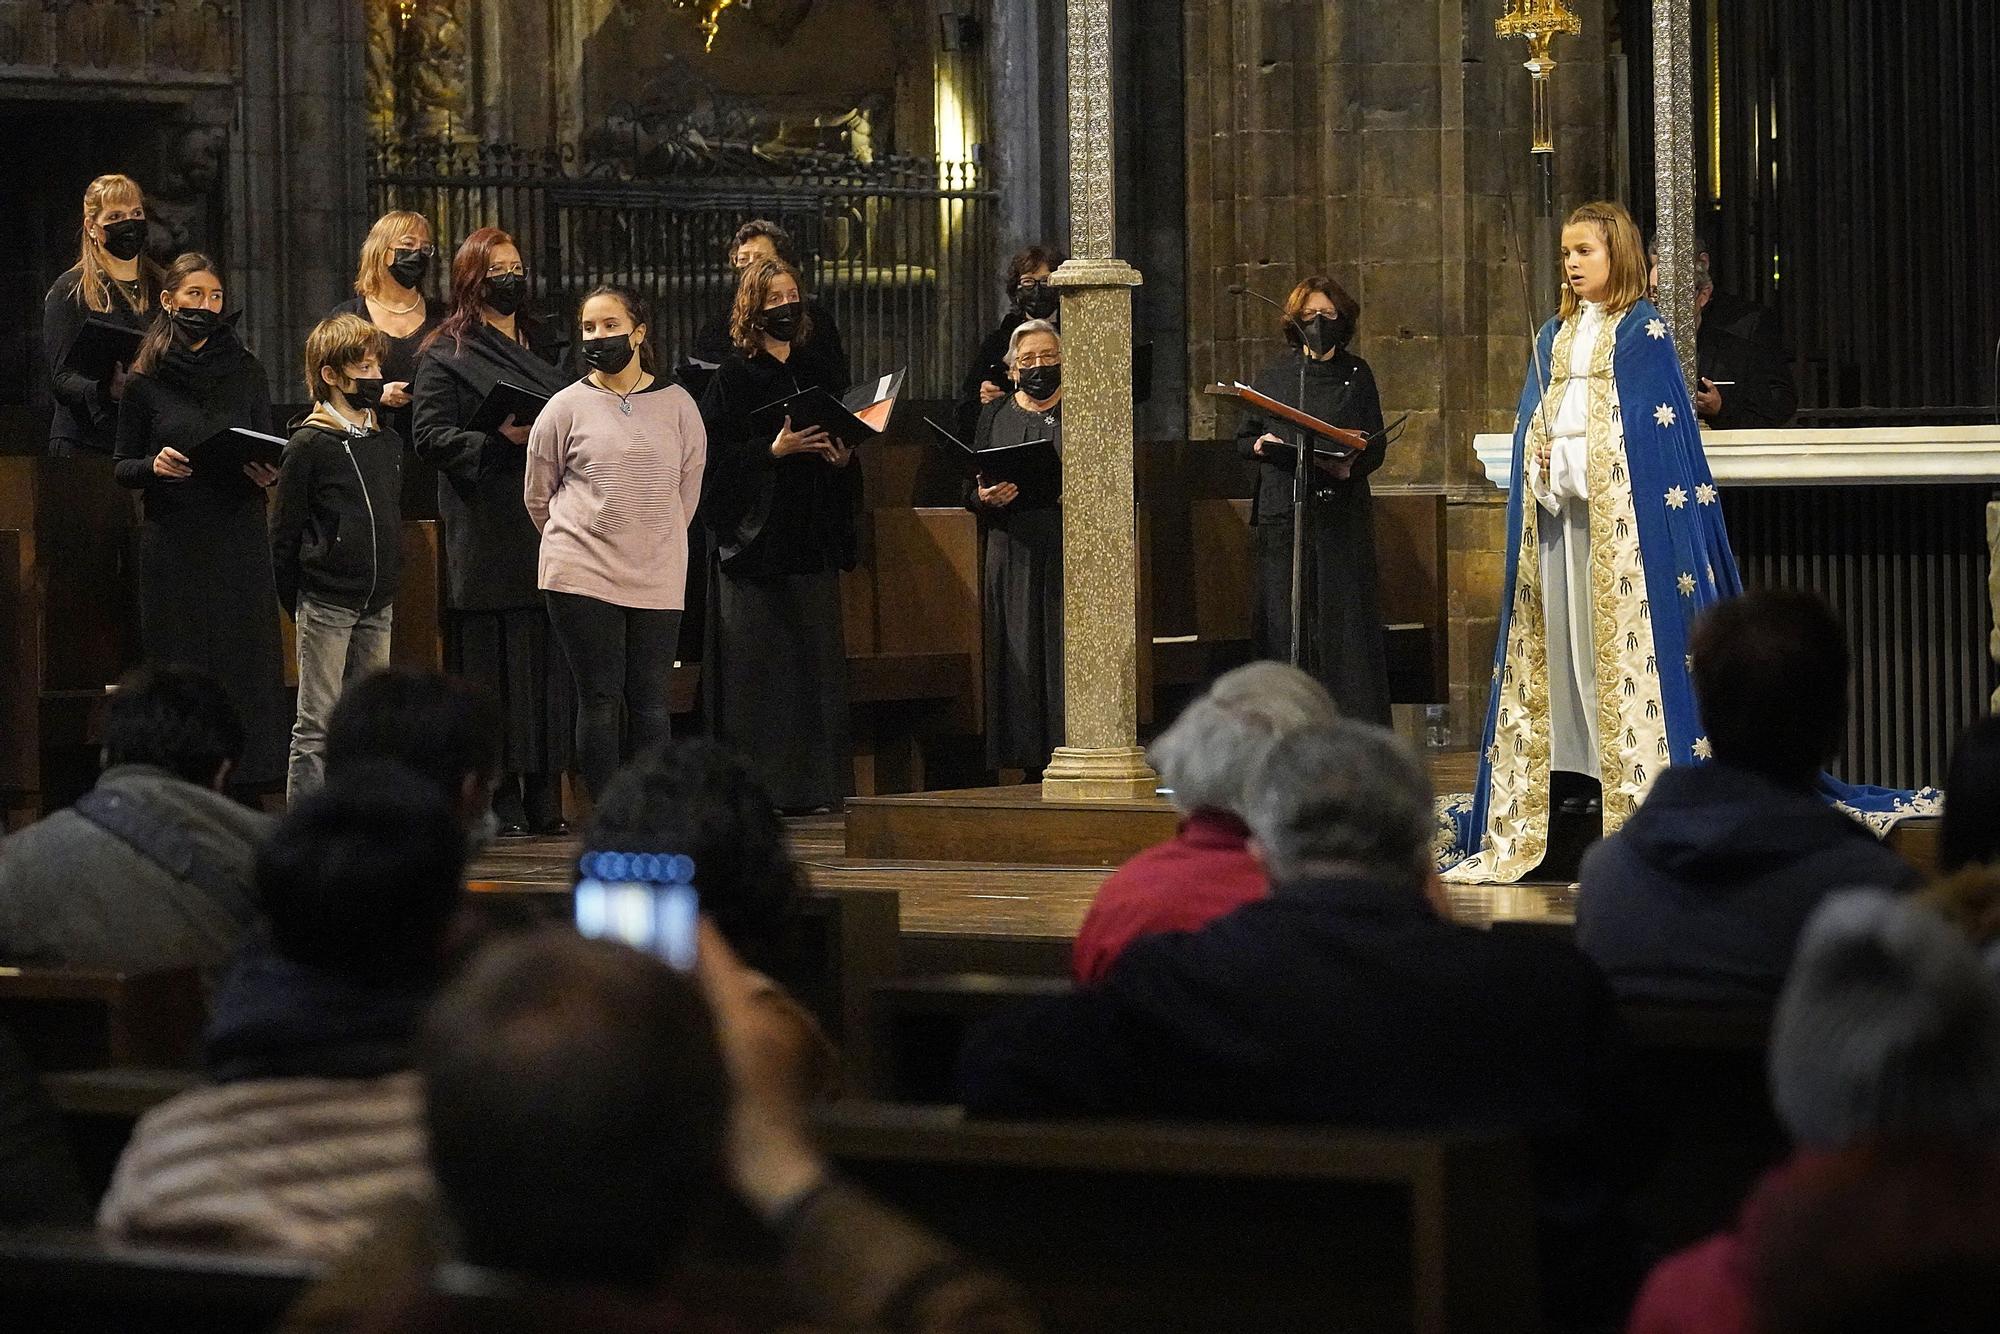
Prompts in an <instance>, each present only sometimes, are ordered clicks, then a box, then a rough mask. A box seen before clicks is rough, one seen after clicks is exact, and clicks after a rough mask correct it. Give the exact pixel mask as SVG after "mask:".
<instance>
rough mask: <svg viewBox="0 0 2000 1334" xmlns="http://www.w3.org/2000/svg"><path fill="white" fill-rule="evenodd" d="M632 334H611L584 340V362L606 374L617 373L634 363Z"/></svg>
mask: <svg viewBox="0 0 2000 1334" xmlns="http://www.w3.org/2000/svg"><path fill="white" fill-rule="evenodd" d="M632 354H633V347H632V335H630V334H610V335H608V336H606V337H603V338H586V339H584V340H583V364H584V365H586V366H588V367H590V369H592V370H594V371H597V372H599V373H601V374H604V375H616V374H618V372H620V371H622V370H624V369H625V368H626V367H627V366H629V365H631V364H632Z"/></svg>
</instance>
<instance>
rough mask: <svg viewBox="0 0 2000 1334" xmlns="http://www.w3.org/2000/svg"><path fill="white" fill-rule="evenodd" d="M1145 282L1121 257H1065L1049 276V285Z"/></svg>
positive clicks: (1132, 285) (1082, 286) (1135, 285)
mask: <svg viewBox="0 0 2000 1334" xmlns="http://www.w3.org/2000/svg"><path fill="white" fill-rule="evenodd" d="M1145 282H1146V280H1145V279H1144V278H1143V277H1141V276H1140V274H1139V271H1138V270H1137V269H1135V268H1133V267H1132V266H1131V265H1130V264H1127V263H1126V262H1125V261H1124V260H1122V259H1084V258H1078V259H1066V260H1064V261H1063V262H1062V264H1061V265H1060V266H1059V267H1058V268H1057V269H1056V271H1055V272H1054V273H1053V274H1051V275H1050V277H1049V286H1051V287H1076V288H1086V287H1141V286H1144V285H1145Z"/></svg>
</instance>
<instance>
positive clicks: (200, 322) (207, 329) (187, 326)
mask: <svg viewBox="0 0 2000 1334" xmlns="http://www.w3.org/2000/svg"><path fill="white" fill-rule="evenodd" d="M173 316H174V328H175V329H176V330H178V331H179V333H180V335H181V337H183V338H185V339H187V340H188V342H190V343H201V342H206V341H207V340H208V339H210V338H213V337H214V336H215V335H216V334H218V333H220V332H221V331H222V330H223V329H224V328H226V327H227V326H229V325H230V324H232V323H234V321H232V320H227V319H224V318H223V317H222V315H220V314H219V313H218V312H216V311H213V310H210V309H209V308H208V307H207V306H175V307H174V311H173Z"/></svg>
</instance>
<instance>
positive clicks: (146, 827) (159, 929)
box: [0, 667, 271, 981]
mask: <svg viewBox="0 0 2000 1334" xmlns="http://www.w3.org/2000/svg"><path fill="white" fill-rule="evenodd" d="M242 753H243V724H242V722H241V721H240V720H239V719H238V718H237V715H236V710H235V708H234V706H233V705H231V703H230V702H229V694H228V692H227V690H225V689H224V687H223V685H222V683H221V682H220V681H218V680H216V679H215V678H214V677H213V676H211V675H210V674H208V673H207V672H205V671H201V670H199V669H197V668H192V667H144V668H140V669H139V670H138V671H135V672H133V673H131V674H130V675H128V676H126V677H125V679H124V680H122V681H120V682H119V684H118V686H117V688H116V689H114V690H113V691H112V692H111V697H110V700H109V702H108V703H107V705H106V707H105V716H104V750H103V757H102V758H103V765H104V772H103V773H102V774H101V775H100V776H99V777H98V780H97V785H96V786H95V787H94V788H92V789H91V790H90V791H89V792H87V793H85V794H84V796H83V797H82V798H81V799H79V800H78V801H77V803H76V804H75V805H74V806H71V807H69V808H68V809H67V810H60V811H57V812H55V813H54V814H52V815H50V816H49V817H48V818H46V819H44V820H42V821H40V822H39V823H37V824H33V825H30V826H29V827H28V828H26V829H23V830H22V831H21V832H19V833H17V834H15V835H13V836H12V837H10V838H7V839H6V840H4V841H0V960H5V961H7V962H10V963H34V964H47V965H63V966H69V967H78V968H115V969H124V970H128V971H147V970H152V969H162V968H188V967H192V968H200V969H203V970H204V971H205V973H206V974H207V975H208V977H209V979H210V980H211V981H212V980H214V978H215V977H216V976H218V975H219V974H220V971H221V968H222V966H223V965H224V964H225V963H227V962H228V960H229V957H230V955H231V954H233V953H234V952H235V950H236V947H237V945H238V943H239V942H240V941H241V940H242V938H243V935H244V933H245V932H246V931H247V930H248V929H249V926H250V922H251V919H252V917H253V916H254V914H255V906H254V903H253V899H252V892H251V867H252V862H253V860H254V858H255V857H256V852H257V846H258V844H259V843H261V842H262V841H263V839H264V837H265V835H266V834H268V833H269V832H270V829H271V818H270V817H269V816H267V815H264V814H262V813H260V812H258V811H254V810H251V809H250V808H249V807H247V806H243V805H241V804H239V803H237V802H235V801H232V800H231V799H230V798H228V797H226V796H224V795H223V788H224V786H225V785H226V784H227V782H228V780H229V775H230V771H231V769H232V767H233V766H234V765H235V763H236V760H237V758H238V757H239V756H241V755H242Z"/></svg>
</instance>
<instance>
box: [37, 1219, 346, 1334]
mask: <svg viewBox="0 0 2000 1334" xmlns="http://www.w3.org/2000/svg"><path fill="white" fill-rule="evenodd" d="M319 1274H320V1268H319V1266H317V1265H314V1264H312V1263H309V1262H307V1261H304V1260H292V1259H282V1258H278V1257H273V1256H262V1255H238V1254H229V1253H225V1252H219V1251H199V1250H187V1249H172V1248H167V1247H155V1246H139V1245H128V1244H125V1243H120V1242H113V1241H106V1240H102V1239H100V1238H99V1237H97V1236H96V1235H95V1234H93V1233H89V1232H12V1233H0V1312H5V1313H6V1314H5V1320H6V1323H7V1327H8V1328H9V1329H15V1330H20V1331H22V1332H23V1334H27V1331H31V1330H32V1331H34V1332H35V1334H99V1332H100V1331H106V1330H117V1331H119V1334H187V1331H191V1330H199V1331H201V1332H202V1334H263V1332H264V1331H267V1330H271V1329H275V1328H276V1327H277V1324H278V1322H279V1320H280V1319H282V1318H283V1316H284V1314H285V1312H286V1311H287V1310H288V1309H290V1307H291V1305H292V1303H293V1302H295V1301H297V1300H298V1298H299V1296H300V1295H301V1294H302V1293H303V1292H304V1291H305V1290H306V1288H307V1286H308V1285H309V1284H310V1283H311V1282H312V1281H313V1280H314V1279H316V1278H317V1277H318V1276H319Z"/></svg>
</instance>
